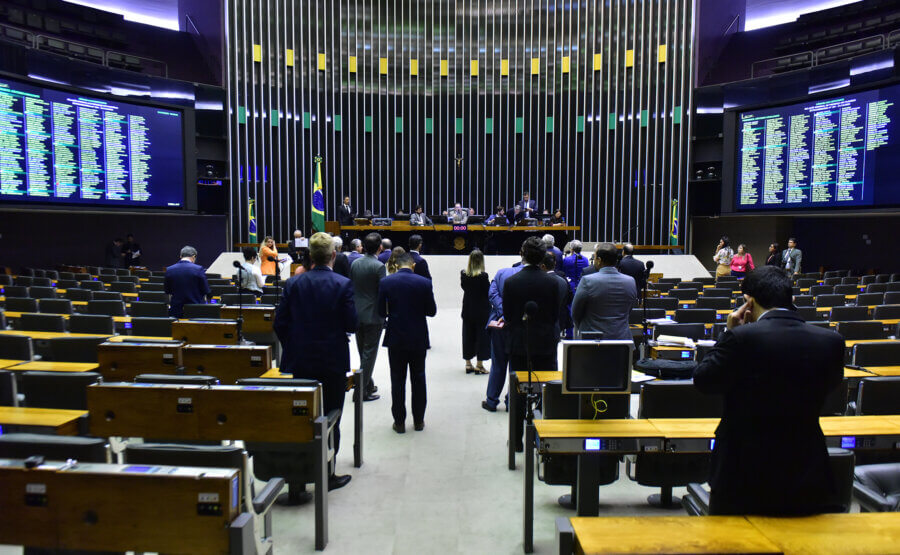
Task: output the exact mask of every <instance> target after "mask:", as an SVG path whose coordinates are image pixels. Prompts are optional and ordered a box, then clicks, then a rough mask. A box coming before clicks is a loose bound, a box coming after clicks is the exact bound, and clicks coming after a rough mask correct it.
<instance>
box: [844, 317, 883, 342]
mask: <svg viewBox="0 0 900 555" xmlns="http://www.w3.org/2000/svg"><path fill="white" fill-rule="evenodd" d="M834 331H836V332H838V333H839V334H840V335H841V337H843V338H844V339H845V340H859V339H884V338H885V336H886V335H887V333H886V332H885V331H884V324H882V323H881V322H874V321H872V320H867V321H860V322H852V321H851V322H838V323H837V326H835V328H834Z"/></svg>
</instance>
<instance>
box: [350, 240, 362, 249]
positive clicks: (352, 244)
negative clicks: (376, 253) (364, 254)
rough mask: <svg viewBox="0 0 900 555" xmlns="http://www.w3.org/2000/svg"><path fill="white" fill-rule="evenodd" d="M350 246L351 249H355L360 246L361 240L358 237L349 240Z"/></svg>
mask: <svg viewBox="0 0 900 555" xmlns="http://www.w3.org/2000/svg"><path fill="white" fill-rule="evenodd" d="M350 246H351V247H352V248H353V250H356V248H357V247H361V246H362V241H360V240H359V239H354V240H352V241H350Z"/></svg>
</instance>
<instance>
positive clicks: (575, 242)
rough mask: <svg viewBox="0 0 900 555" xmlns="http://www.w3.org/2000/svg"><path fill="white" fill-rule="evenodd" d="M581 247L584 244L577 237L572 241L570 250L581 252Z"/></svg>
mask: <svg viewBox="0 0 900 555" xmlns="http://www.w3.org/2000/svg"><path fill="white" fill-rule="evenodd" d="M582 248H584V245H582V244H581V241H579V240H578V239H575V240H573V241H572V252H581V249H582Z"/></svg>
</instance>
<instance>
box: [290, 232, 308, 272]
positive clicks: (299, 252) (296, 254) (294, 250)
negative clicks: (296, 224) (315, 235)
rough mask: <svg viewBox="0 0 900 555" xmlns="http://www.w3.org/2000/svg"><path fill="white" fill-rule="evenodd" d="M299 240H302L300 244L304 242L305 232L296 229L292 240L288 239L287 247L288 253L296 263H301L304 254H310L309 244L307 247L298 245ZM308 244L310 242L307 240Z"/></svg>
mask: <svg viewBox="0 0 900 555" xmlns="http://www.w3.org/2000/svg"><path fill="white" fill-rule="evenodd" d="M298 241H300V243H299V244H300V245H302V244H303V232H302V231H300V230H299V229H295V230H294V237H293V238H292V239H291V240H290V241H288V248H287V251H288V255H289V256H290V257H291V260H292V261H293V262H294V264H299V263H300V259H301V258H302V257H303V255H304V254H309V247H308V246H306V247H303V246H299V247H298V246H297V244H298ZM307 244H308V242H307Z"/></svg>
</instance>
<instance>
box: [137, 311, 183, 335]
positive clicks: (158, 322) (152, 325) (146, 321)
mask: <svg viewBox="0 0 900 555" xmlns="http://www.w3.org/2000/svg"><path fill="white" fill-rule="evenodd" d="M174 321H175V318H168V317H167V318H147V317H135V316H132V318H131V333H132V335H141V336H151V337H167V338H170V337H172V322H174Z"/></svg>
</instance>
